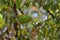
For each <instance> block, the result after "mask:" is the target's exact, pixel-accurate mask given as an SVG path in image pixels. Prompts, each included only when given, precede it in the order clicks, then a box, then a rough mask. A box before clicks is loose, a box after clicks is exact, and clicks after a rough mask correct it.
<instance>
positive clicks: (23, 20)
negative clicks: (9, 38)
mask: <svg viewBox="0 0 60 40" xmlns="http://www.w3.org/2000/svg"><path fill="white" fill-rule="evenodd" d="M31 19H32V18H31V17H30V16H27V15H20V16H18V21H19V22H20V23H21V24H24V23H27V22H29V21H31Z"/></svg>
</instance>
